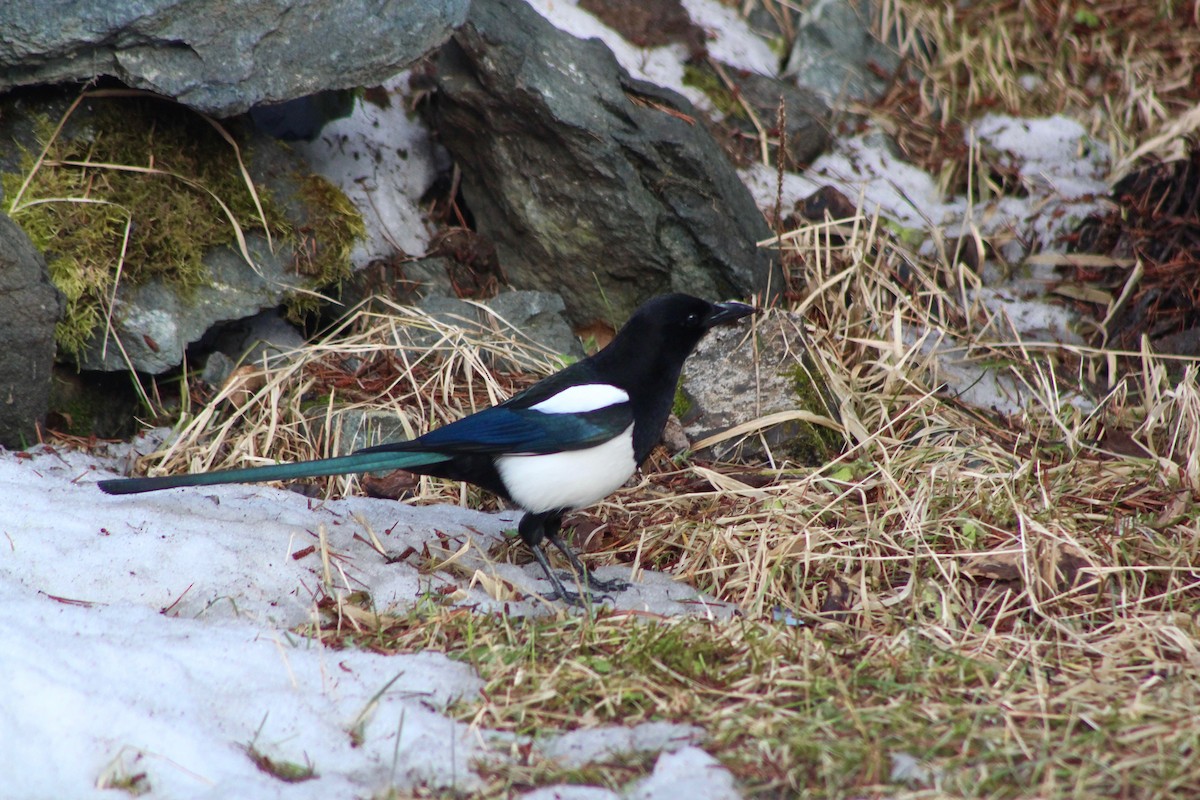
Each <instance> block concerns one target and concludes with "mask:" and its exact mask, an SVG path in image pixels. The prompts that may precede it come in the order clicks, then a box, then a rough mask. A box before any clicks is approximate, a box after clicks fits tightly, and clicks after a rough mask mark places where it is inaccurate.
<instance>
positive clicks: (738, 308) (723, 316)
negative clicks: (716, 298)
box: [704, 300, 755, 328]
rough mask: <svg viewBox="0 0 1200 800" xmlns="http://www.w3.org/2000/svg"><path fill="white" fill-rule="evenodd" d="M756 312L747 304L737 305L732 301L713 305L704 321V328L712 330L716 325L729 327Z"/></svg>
mask: <svg viewBox="0 0 1200 800" xmlns="http://www.w3.org/2000/svg"><path fill="white" fill-rule="evenodd" d="M754 311H755V308H754V306H748V305H746V304H745V303H735V302H733V301H732V300H731V301H729V302H727V303H713V309H712V311H711V312H710V313H709V315H708V317H707V318H706V319H705V320H704V327H705V328H711V327H713V326H715V325H729V324H731V323H734V322H737V321H738V320H739V319H741V318H742V317H747V316H749V315H751V314H753V313H754Z"/></svg>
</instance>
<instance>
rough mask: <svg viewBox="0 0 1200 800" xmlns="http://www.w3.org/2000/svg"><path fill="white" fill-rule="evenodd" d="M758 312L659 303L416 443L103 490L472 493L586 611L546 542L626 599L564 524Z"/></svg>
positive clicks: (583, 576)
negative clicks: (588, 349)
mask: <svg viewBox="0 0 1200 800" xmlns="http://www.w3.org/2000/svg"><path fill="white" fill-rule="evenodd" d="M753 311H754V309H753V308H752V307H751V306H748V305H745V304H743V303H733V302H729V303H709V302H707V301H705V300H701V299H699V298H696V297H691V296H689V295H686V294H667V295H662V296H660V297H656V298H654V299H653V300H650V301H648V302H646V303H645V304H643V305H642V306H641V307H640V308H638V309H637V311H635V312H634V314H633V316H632V317H630V318H629V321H628V322H626V323H625V325H624V327H622V328H621V330H620V331H618V332H617V335H616V336H615V337H614V338H613V340H612V342H610V343H609V344H608V346H607V347H605V348H604V349H603V350H601V351H600V352H598V353H596V354H595V355H593V356H589V357H588V358H585V359H583V360H581V361H577V362H576V363H574V364H572V365H570V366H568V367H567V368H566V369H563V370H562V371H560V372H557V373H555V374H554V375H551V376H550V377H548V378H545V379H543V380H542V381H539V382H538V383H536V384H534V385H533V386H531V387H529V388H528V389H526V390H525V391H523V392H521V393H519V394H517V395H514V396H513V397H512V398H510V399H509V400H507V401H505V402H503V403H501V404H499V405H497V406H493V407H492V408H488V409H485V410H483V411H479V412H477V413H475V414H471V415H470V416H468V417H464V418H462V419H460V420H458V421H456V422H452V423H450V424H449V425H445V426H443V427H441V428H437V429H436V430H432V431H430V432H429V433H427V434H425V435H424V436H420V437H418V438H416V439H412V440H410V441H406V442H394V443H391V444H384V445H379V446H377V447H368V448H366V449H363V450H358V451H356V452H354V453H352V454H350V455H348V456H340V457H337V458H325V459H320V460H317V461H302V462H298V463H294V464H276V465H273V466H268V467H251V468H248V469H232V470H223V471H219V472H202V473H197V474H194V475H172V476H167V477H161V478H127V479H120V480H106V481H100V482H99V484H98V486H99V487H100V489H101V490H102V491H104V492H107V493H108V494H133V493H137V492H151V491H155V490H158V489H171V488H174V487H178V486H211V485H214V484H222V483H249V482H255V481H276V480H287V479H291V478H314V477H320V476H325V475H343V474H346V473H351V472H375V471H379V470H394V469H403V470H407V471H409V472H416V473H420V474H423V475H434V476H437V477H442V478H451V479H453V480H459V481H467V482H469V483H473V484H475V485H477V486H481V487H483V488H484V489H487V490H489V491H491V492H494V493H495V494H497V495H500V496H501V497H503V498H505V499H507V500H509V501H511V502H513V503H515V504H516V505H518V506H520V507H521V508H522V509H524V510H525V512H526V513H525V515H524V516H523V517H522V518H521V521H520V523H518V526H517V529H518V531H519V532H520V535H521V538H522V539H523V540H524V541H525V543H526V544H527V545H529V548H530V550H531V551H532V552H533V555H534V557H535V558H536V559H537V561H538V564H540V565H541V567H542V569H543V570H544V571H545V573H546V577H547V578H549V579H550V583H551V584H553V586H554V590H555V591H554V594H552V595H550V597H551V599H553V598H555V597H559V598H562V599H563V600H565V601H567V602H569V603H579V602H580V597H579V596H578V595H577V594H575V593H574V592H570V591H568V590H567V589H566V587H564V586H563V583H562V581H561V580H560V579H559V578H558V576H557V575H555V573H554V572H553V571H552V570H551V569H550V562H549V561H548V560H547V559H546V555H545V553H544V552H543V551H542V541H543V539H545V540H547V541H549V542H550V543H551V544H553V545H554V546H555V547H557V548H558V549H559V550H561V551H562V552H563V554H564V555H565V556H566V557H567V559H568V560H569V561H570V563H571V566H572V567H573V568H574V569H575V571H576V573H577V575H578V577H579V579H580V580H581V581H583V582H584V583H586V584H587V585H588V586H590V587H592V588H595V589H598V590H600V591H619V590H620V589H623V588H625V587H626V584H624V582H621V581H601V580H598V579H596V578H593V577H590V576H589V575H588V573H587V570H585V569H584V567H583V565H582V564H581V563H580V562H579V559H578V557H577V556H576V555H575V553H574V552H572V550H571V549H570V548H569V547H568V546H567V545H566V544H565V543H564V542H563V541H562V539H561V538H560V536H559V528H560V526H561V524H562V517H563V514H565V513H566V512H568V511H571V510H573V509H577V508H583V507H584V506H588V505H591V504H592V503H595V502H596V501H597V500H600V499H601V498H603V497H605V496H606V495H608V494H610V493H611V492H613V491H615V490H616V489H618V488H620V486H621V485H622V484H624V483H625V481H627V480H629V478H630V477H631V476H632V475H633V473H634V471H636V470H637V468H638V466H640V465H641V463H642V462H643V461H645V460H646V458H647V457H648V456H649V455H650V451H651V450H652V449H653V448H654V445H655V444H657V443H658V441H659V439H660V438H661V437H662V432H663V427H664V426H665V425H666V423H667V416H668V415H669V414H670V413H671V404H672V402H673V401H674V398H675V388H676V385H677V384H678V382H679V373H680V372H681V371H682V369H683V362H684V361H685V360H686V359H687V357H688V355H689V354H690V353H691V352H692V350H693V349H694V348H695V346H696V344H697V343H698V342H699V341H700V339H701V338H702V337H703V336H704V334H705V332H707V331H708V330H709V328H712V327H713V326H715V325H721V324H727V323H732V322H735V321H737V320H739V319H741V318H742V317H745V316H747V315H748V314H751V313H753Z"/></svg>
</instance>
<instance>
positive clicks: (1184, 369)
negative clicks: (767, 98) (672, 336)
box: [165, 219, 1200, 798]
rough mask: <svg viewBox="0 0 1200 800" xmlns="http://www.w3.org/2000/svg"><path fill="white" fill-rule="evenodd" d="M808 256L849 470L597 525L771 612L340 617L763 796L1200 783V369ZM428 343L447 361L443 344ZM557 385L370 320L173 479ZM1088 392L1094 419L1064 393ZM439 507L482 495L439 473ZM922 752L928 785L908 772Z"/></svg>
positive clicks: (511, 352)
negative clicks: (1074, 342)
mask: <svg viewBox="0 0 1200 800" xmlns="http://www.w3.org/2000/svg"><path fill="white" fill-rule="evenodd" d="M782 246H783V247H785V248H791V249H794V250H795V251H796V252H798V253H802V254H803V255H804V264H805V265H806V271H805V272H804V273H803V280H804V287H805V290H804V292H803V299H802V301H801V306H802V307H803V309H804V311H805V314H806V316H807V319H808V320H809V335H810V340H811V341H812V343H813V346H814V348H815V349H817V350H818V351H819V354H820V357H821V360H822V362H823V363H824V364H825V366H826V368H827V369H830V370H832V371H831V373H830V380H831V381H832V382H833V384H834V388H835V395H836V396H838V397H840V398H843V399H844V402H843V406H842V415H843V419H844V420H845V423H846V430H847V440H848V443H847V445H848V446H847V450H846V453H845V455H843V456H842V457H841V458H840V459H838V460H837V461H835V462H833V463H830V464H828V465H826V466H825V467H823V468H821V469H819V470H815V471H803V470H798V469H793V468H791V467H789V466H788V465H783V466H782V468H780V469H775V470H767V469H765V468H763V467H760V466H755V465H724V466H722V465H709V464H688V463H686V462H685V463H684V464H683V465H682V466H678V465H675V464H673V463H672V462H671V461H670V460H668V459H665V458H661V457H660V458H657V459H656V460H654V462H653V465H654V466H653V468H652V469H651V470H650V471H649V472H648V473H647V474H646V475H645V476H644V478H643V479H642V480H641V481H640V482H639V483H638V484H637V485H636V486H631V487H628V488H626V489H624V490H622V491H620V492H618V493H617V494H616V495H614V496H613V497H612V498H610V499H609V500H608V501H606V502H605V503H603V504H601V506H599V507H598V508H596V509H594V511H593V513H594V514H595V516H596V517H598V518H599V519H600V520H601V521H602V525H603V526H604V528H605V530H603V531H601V532H602V533H603V534H604V536H603V537H602V539H603V540H605V541H609V542H615V543H616V544H615V545H614V547H613V548H612V549H611V550H610V551H609V552H607V553H599V554H593V557H595V558H598V559H599V560H601V561H606V560H612V559H615V560H619V561H625V562H631V561H633V560H635V559H636V560H637V561H638V563H639V564H640V565H641V566H643V567H646V568H657V569H664V570H667V571H669V572H672V573H674V574H676V575H677V576H679V577H680V579H682V580H685V581H688V582H690V583H692V584H694V585H696V586H698V587H700V588H703V589H706V590H708V591H710V592H712V593H714V594H716V595H717V596H719V597H722V598H724V599H727V600H730V601H732V602H734V603H737V604H738V605H739V606H740V607H741V609H742V611H743V614H744V618H742V619H739V620H736V621H733V622H730V623H722V624H713V623H708V622H702V621H679V620H666V619H647V618H645V617H644V616H638V617H634V616H604V615H601V616H599V617H597V618H582V617H572V616H561V617H558V618H550V619H541V620H525V621H519V620H514V619H507V618H504V617H481V616H479V615H477V614H473V613H470V612H467V611H464V610H461V609H453V608H447V607H443V606H440V605H436V604H431V605H429V606H423V607H421V608H418V609H416V610H413V611H407V612H403V611H402V612H396V613H390V614H389V613H384V614H379V613H377V612H378V611H379V610H378V609H374V608H372V607H371V605H370V600H369V598H366V599H364V598H354V600H356V601H360V602H362V603H363V604H364V607H365V608H366V609H369V612H368V613H365V614H364V613H361V612H359V613H356V614H354V615H353V617H354V620H353V621H354V625H347V624H345V622H346V619H347V617H346V611H347V609H346V607H345V606H343V607H342V608H341V609H340V610H339V608H338V607H337V604H336V603H332V602H331V603H330V608H329V609H328V611H329V617H328V622H329V624H328V626H327V627H325V628H324V630H323V631H322V633H321V634H320V636H321V638H322V639H323V640H324V641H326V642H327V643H328V644H332V645H350V644H354V645H357V646H367V647H371V648H373V649H378V650H381V651H383V652H396V651H406V650H418V649H424V648H437V649H444V650H446V651H447V652H450V653H452V654H454V655H456V656H457V657H461V658H464V659H466V660H469V661H470V662H471V663H473V664H474V665H475V666H476V667H477V668H478V669H479V670H480V672H481V674H483V676H484V677H485V679H486V680H487V681H488V688H487V691H486V694H485V697H484V699H483V700H481V701H479V702H478V703H475V704H472V705H468V706H464V707H462V708H461V709H460V710H459V713H460V714H461V715H462V717H463V718H464V719H470V720H473V721H475V722H477V723H478V724H480V725H482V726H485V727H489V728H502V729H510V730H515V731H521V732H529V733H532V732H537V731H544V730H553V729H561V728H564V727H589V726H594V725H599V724H611V723H636V722H638V721H643V720H652V719H671V720H678V721H689V722H694V723H696V724H699V725H701V726H703V727H704V728H705V729H706V730H707V731H708V733H709V736H710V737H711V738H712V740H713V742H714V743H715V745H716V749H715V750H714V752H716V753H718V754H719V755H720V757H721V759H722V761H723V762H724V763H726V764H727V765H729V766H730V767H731V768H732V769H734V770H735V772H736V773H737V774H738V775H739V777H741V778H742V779H743V780H744V781H745V782H746V785H747V787H749V788H750V789H751V790H752V791H753V792H754V793H756V794H758V793H764V794H772V793H776V792H783V793H786V794H793V793H795V794H800V795H807V796H814V797H839V796H846V795H848V794H855V795H859V796H878V795H900V794H904V793H906V792H909V791H916V790H926V791H933V792H934V794H937V793H938V792H944V793H946V794H949V795H962V796H977V797H984V796H986V797H1004V796H1012V797H1015V796H1040V797H1056V798H1057V797H1095V796H1123V797H1169V796H1186V795H1187V794H1189V793H1197V792H1200V762H1198V759H1200V748H1198V746H1200V732H1198V731H1197V730H1196V729H1195V726H1194V724H1192V720H1194V718H1195V716H1196V714H1197V712H1198V711H1200V681H1198V680H1197V679H1196V675H1197V674H1200V672H1197V668H1198V667H1200V626H1198V624H1197V619H1196V609H1197V607H1198V599H1200V568H1198V566H1197V565H1198V564H1200V557H1198V556H1200V514H1198V513H1197V509H1196V506H1195V496H1196V492H1197V491H1200V457H1198V456H1197V455H1196V454H1197V452H1200V382H1198V380H1197V375H1198V372H1197V370H1196V368H1195V366H1194V365H1180V364H1176V363H1167V362H1163V361H1159V360H1156V359H1154V358H1152V357H1148V356H1144V355H1141V354H1136V353H1128V354H1125V359H1126V360H1125V361H1124V362H1121V363H1138V364H1140V365H1141V369H1140V370H1138V371H1134V372H1131V373H1129V374H1124V375H1122V374H1117V373H1116V372H1115V366H1114V365H1115V364H1116V363H1118V362H1116V361H1115V360H1114V359H1113V358H1112V354H1111V353H1107V352H1102V351H1094V350H1087V349H1080V348H1076V349H1066V348H1060V347H1051V346H1048V345H1044V344H1040V343H1034V342H1024V341H1021V340H1019V339H1018V338H1017V337H1016V336H1015V335H1013V334H1012V333H1011V330H1010V327H1009V326H1008V325H1007V324H1006V323H1005V321H1004V320H1003V319H997V318H995V317H993V316H990V315H988V313H987V312H986V311H985V310H984V309H983V308H982V307H980V306H978V305H976V304H974V303H973V302H972V299H971V291H970V290H971V289H972V288H973V286H974V285H975V282H976V281H975V278H974V276H973V275H972V274H971V273H970V272H969V271H967V270H965V269H964V268H962V267H961V266H960V267H956V268H949V267H945V266H942V265H939V263H937V262H935V261H931V260H922V259H919V258H918V257H917V256H915V255H914V254H913V253H911V252H908V251H907V250H906V249H905V248H904V247H903V246H902V245H900V244H898V243H897V242H896V241H894V240H893V239H891V238H890V237H889V236H887V235H886V234H885V233H883V232H881V231H880V230H879V229H878V228H877V227H874V226H873V225H872V224H871V221H870V220H865V219H855V220H846V221H843V222H842V223H841V224H839V225H836V226H835V225H814V226H811V227H809V228H806V229H802V230H798V231H795V232H792V233H791V234H789V235H788V236H787V237H785V240H784V242H783V243H782ZM943 263H944V262H943ZM404 326H417V327H419V328H421V329H422V330H424V331H426V332H428V333H429V334H430V335H431V336H432V337H433V344H432V346H430V347H427V348H420V349H414V348H412V347H411V346H410V344H409V342H410V340H409V338H407V337H408V334H406V333H405V332H404ZM510 333H511V332H510ZM930 339H943V340H947V341H950V340H953V341H954V342H957V343H958V345H959V346H960V347H961V349H962V352H963V354H965V356H966V357H968V358H970V359H973V360H975V361H977V362H979V363H980V364H986V365H991V366H992V368H994V369H997V370H1000V371H1002V372H1005V373H1007V374H1010V375H1012V376H1015V377H1016V378H1017V379H1018V383H1019V385H1022V386H1023V387H1024V389H1025V393H1026V397H1027V398H1028V402H1027V404H1026V410H1025V412H1024V413H1023V414H1022V415H1021V416H1020V417H1019V418H1015V419H1006V418H1002V417H1000V416H998V415H992V414H988V413H986V412H982V411H980V410H978V409H973V408H969V407H967V406H964V405H962V404H960V403H958V402H957V401H955V400H954V399H953V398H952V397H949V396H947V395H946V394H944V393H943V392H940V391H939V390H938V383H937V380H938V379H937V365H936V363H935V361H934V360H933V357H932V356H930V355H928V354H926V352H925V350H923V349H922V347H921V346H920V345H921V343H922V342H923V341H926V340H930ZM497 359H503V360H504V361H505V362H506V363H507V364H509V365H521V366H522V367H523V371H522V372H520V373H517V372H507V371H503V370H496V369H494V368H493V365H494V364H495V363H496V361H497ZM551 368H553V362H552V361H551V360H550V359H549V358H548V357H547V355H546V354H543V353H538V352H536V351H535V350H533V349H532V348H523V347H521V346H519V344H518V343H517V342H515V341H513V340H512V339H510V338H508V337H507V336H504V335H502V334H500V333H498V334H497V335H496V336H494V337H489V336H480V335H477V334H476V335H465V334H463V333H462V332H461V331H458V330H457V329H454V328H452V327H447V326H444V325H441V324H438V323H436V322H434V321H433V320H429V319H427V318H425V317H423V316H422V315H421V314H419V313H418V312H414V311H412V310H410V309H402V308H389V309H387V313H386V314H381V315H373V314H367V313H360V314H359V315H358V317H357V318H356V321H355V322H354V324H353V325H352V326H349V327H348V328H347V329H345V330H343V331H339V332H336V336H335V338H334V339H332V340H331V343H329V344H323V345H318V346H316V347H314V348H312V349H311V350H308V351H306V352H304V353H303V354H300V356H299V358H298V359H297V360H294V361H289V362H287V363H286V364H285V365H284V366H283V367H280V368H279V369H276V370H271V371H268V372H267V373H264V374H258V375H254V374H245V373H243V374H242V375H241V376H240V377H239V378H238V379H237V380H235V381H233V382H231V384H230V385H229V386H227V387H225V388H224V389H223V390H221V392H220V393H219V394H218V395H217V396H216V397H215V398H214V399H213V401H212V402H211V403H210V404H209V405H208V406H207V407H205V408H204V409H203V410H202V411H201V412H200V413H199V414H198V415H197V416H196V418H195V419H194V420H193V421H192V422H191V423H190V424H189V425H188V426H186V427H185V429H184V435H183V436H182V437H181V438H180V439H179V440H178V441H177V442H176V444H175V445H174V446H173V447H172V449H171V450H170V451H169V452H168V453H166V454H165V463H166V464H167V467H168V468H169V469H183V468H188V469H207V468H214V467H219V466H235V465H247V464H254V463H262V462H264V461H270V460H275V459H277V458H278V459H292V458H308V457H314V456H320V455H326V454H329V453H332V452H335V451H337V450H338V449H339V442H338V437H337V435H333V434H330V433H329V432H330V431H336V430H338V428H337V426H336V425H333V424H332V423H331V420H332V418H333V417H334V416H335V415H334V413H333V411H332V410H333V409H335V408H337V407H339V406H340V405H341V404H343V403H344V404H348V405H352V406H359V407H363V406H368V405H371V406H376V407H379V408H382V409H385V410H387V411H388V412H389V413H390V414H394V415H396V416H397V417H398V418H400V419H402V420H405V422H404V426H405V428H406V429H410V430H411V433H414V434H415V433H418V432H420V431H421V430H424V429H425V428H426V427H428V426H430V425H433V424H440V423H441V422H443V421H445V420H446V419H448V418H452V417H457V416H459V415H461V414H464V413H468V412H469V411H471V410H472V409H474V408H478V407H480V406H482V405H484V404H486V403H491V402H495V401H496V400H498V399H500V398H502V397H503V396H506V395H507V394H509V393H511V392H512V391H514V390H516V389H518V388H520V387H521V386H524V385H526V383H527V382H528V381H530V380H532V379H533V375H532V374H530V373H531V372H533V371H536V372H544V371H546V370H549V369H551ZM1071 388H1074V389H1077V390H1079V391H1081V392H1083V393H1084V394H1087V395H1090V396H1092V397H1095V398H1096V399H1097V405H1096V406H1095V408H1094V409H1092V410H1089V411H1086V412H1085V411H1081V410H1078V409H1077V408H1076V407H1075V406H1073V405H1069V404H1065V403H1063V402H1062V401H1061V400H1060V397H1061V396H1063V395H1064V394H1065V393H1066V391H1067V390H1068V389H1071ZM1135 443H1136V445H1137V447H1135ZM1131 453H1136V454H1131ZM331 480H334V481H340V480H348V479H331ZM348 488H349V487H346V486H339V487H335V490H336V491H343V490H346V489H348ZM418 496H419V497H421V498H426V499H433V500H440V501H442V502H445V501H447V500H450V501H454V500H464V499H465V500H467V501H468V502H480V501H481V500H482V498H478V497H476V496H474V495H471V496H470V497H466V498H464V497H463V496H462V495H460V494H459V490H458V488H457V487H455V486H453V485H452V484H438V483H432V484H423V485H422V487H421V489H420V491H419V493H418ZM343 602H344V603H345V602H350V600H349V599H344V600H343ZM781 614H784V615H791V618H792V619H793V620H794V621H796V622H798V623H799V624H798V625H787V624H784V623H783V622H779V621H776V619H777V618H778V617H779V616H780V615H781ZM910 757H911V759H915V760H916V762H917V766H916V767H914V768H913V770H915V771H913V770H910V771H909V772H907V773H904V772H902V771H900V772H898V771H896V769H895V765H896V764H898V763H908V762H909V761H910V760H911V759H910ZM483 769H484V770H485V772H486V773H487V774H488V775H490V776H491V777H492V778H493V779H494V781H495V784H494V793H495V794H496V795H504V794H505V793H507V792H510V791H512V790H514V789H518V788H521V787H523V786H532V785H538V784H544V783H546V782H549V781H552V780H567V781H576V782H593V783H594V782H597V781H600V780H601V779H600V777H598V776H603V775H609V776H610V777H611V776H618V777H619V778H620V780H625V779H627V778H629V777H632V776H636V775H641V774H645V772H646V770H648V769H649V763H648V762H643V761H638V760H636V759H635V760H634V762H628V763H627V762H622V763H620V764H612V765H608V767H605V766H604V765H598V766H596V767H595V768H594V769H591V770H588V769H585V770H580V771H569V770H564V769H562V768H561V767H557V766H555V765H554V764H553V763H552V762H544V761H541V760H539V759H538V757H537V756H536V753H532V752H531V753H525V754H524V755H523V756H522V759H521V760H519V761H518V763H517V765H516V766H514V765H513V764H511V763H507V762H503V763H495V764H487V765H483ZM613 780H616V778H613ZM601 782H602V781H601Z"/></svg>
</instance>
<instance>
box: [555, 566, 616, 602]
mask: <svg viewBox="0 0 1200 800" xmlns="http://www.w3.org/2000/svg"><path fill="white" fill-rule="evenodd" d="M558 575H559V577H560V578H562V580H563V581H564V582H566V583H575V582H576V576H575V575H574V574H572V573H570V572H560V573H558ZM583 582H584V585H586V586H587V588H589V589H595V590H596V591H598V592H605V593H608V592H623V591H625V590H626V589H628V588H629V586H630V583H629V581H623V580H621V579H620V578H612V579H610V580H605V579H604V578H597V577H596V576H595V575H593V574H592V573H591V572H585V573H584V575H583ZM610 599H611V598H610Z"/></svg>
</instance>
